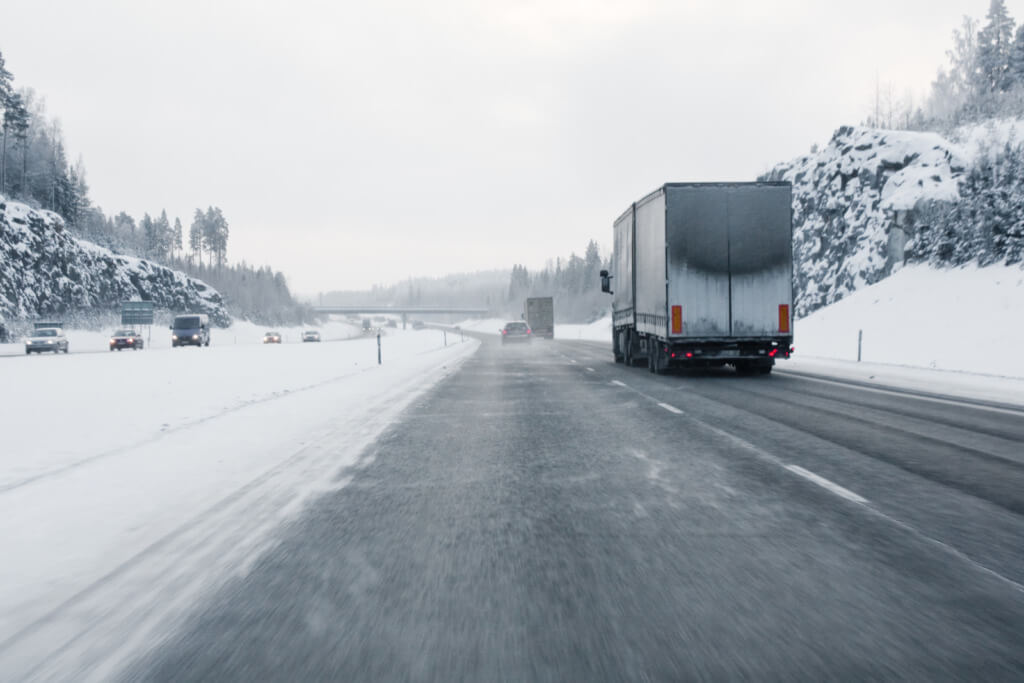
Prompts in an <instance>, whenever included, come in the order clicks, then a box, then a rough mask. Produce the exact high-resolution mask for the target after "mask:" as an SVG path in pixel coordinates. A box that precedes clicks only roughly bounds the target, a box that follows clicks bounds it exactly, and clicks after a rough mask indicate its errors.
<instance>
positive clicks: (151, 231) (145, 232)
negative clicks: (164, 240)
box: [139, 213, 157, 257]
mask: <svg viewBox="0 0 1024 683" xmlns="http://www.w3.org/2000/svg"><path fill="white" fill-rule="evenodd" d="M139 228H140V229H141V230H142V240H143V255H144V256H147V257H150V256H152V255H153V254H154V253H155V252H156V248H157V236H156V224H155V223H154V222H153V219H152V217H150V215H149V214H148V213H144V214H142V220H141V221H139Z"/></svg>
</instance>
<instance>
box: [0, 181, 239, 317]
mask: <svg viewBox="0 0 1024 683" xmlns="http://www.w3.org/2000/svg"><path fill="white" fill-rule="evenodd" d="M132 300H142V301H152V302H154V304H155V306H156V308H157V309H165V310H168V311H171V312H183V311H189V312H203V313H207V314H209V315H210V318H211V319H212V320H213V321H215V322H216V324H218V325H222V326H223V325H228V324H230V322H231V318H230V316H229V315H228V313H227V310H226V309H225V307H224V301H223V299H222V297H221V295H220V294H219V293H218V292H217V291H216V290H214V289H213V288H212V287H210V286H209V285H207V284H206V283H204V282H202V281H200V280H196V279H194V278H190V277H188V276H187V275H185V274H183V273H181V272H178V271H175V270H171V269H170V268H166V267H164V266H161V265H159V264H156V263H153V262H151V261H146V260H144V259H139V258H135V257H132V256H123V255H119V254H115V253H113V252H111V251H110V250H109V249H105V248H103V247H100V246H97V245H95V244H93V243H91V242H87V241H85V240H81V239H77V238H75V237H73V236H72V235H70V234H69V233H68V231H67V230H66V229H65V225H64V221H63V219H62V218H61V217H60V216H58V215H57V214H55V213H53V212H52V211H43V210H38V209H33V208H31V207H29V206H27V205H25V204H22V203H20V202H15V201H8V200H7V199H5V198H4V197H3V196H0V320H2V319H3V318H5V317H6V318H7V319H8V320H15V319H29V318H35V317H38V316H49V315H57V314H73V313H77V312H83V311H89V310H115V309H117V308H118V307H119V306H120V304H121V302H122V301H132Z"/></svg>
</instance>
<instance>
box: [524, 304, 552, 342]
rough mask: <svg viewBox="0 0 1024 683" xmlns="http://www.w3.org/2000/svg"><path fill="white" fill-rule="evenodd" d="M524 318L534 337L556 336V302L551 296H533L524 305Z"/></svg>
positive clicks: (550, 337)
mask: <svg viewBox="0 0 1024 683" xmlns="http://www.w3.org/2000/svg"><path fill="white" fill-rule="evenodd" d="M523 320H525V321H526V326H527V327H529V328H530V331H531V333H532V334H533V336H534V337H544V338H545V339H554V338H555V302H554V299H552V298H551V297H550V296H533V297H530V298H529V299H527V300H526V303H525V304H524V305H523Z"/></svg>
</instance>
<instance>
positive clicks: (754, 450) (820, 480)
mask: <svg viewBox="0 0 1024 683" xmlns="http://www.w3.org/2000/svg"><path fill="white" fill-rule="evenodd" d="M611 384H614V385H615V386H620V387H623V388H625V389H629V390H630V391H632V392H634V393H636V394H638V395H640V396H642V397H644V398H646V399H648V400H649V401H652V402H653V403H656V404H658V405H659V406H661V407H663V408H666V409H667V408H668V404H665V403H662V402H661V401H659V400H658V399H656V398H655V397H653V396H651V395H649V394H645V393H644V392H642V391H640V390H639V389H634V388H633V387H630V386H628V385H626V384H624V383H623V382H620V381H618V380H612V381H611ZM676 410H678V408H676ZM679 412H680V413H682V411H679ZM683 414H685V413H683ZM687 419H689V420H692V421H693V422H694V423H695V424H697V425H699V426H701V427H703V428H704V429H706V430H708V431H710V432H712V433H714V434H718V435H719V436H721V437H723V438H725V439H728V440H729V441H731V442H733V443H734V444H735V445H737V446H739V447H740V448H742V449H743V450H745V451H747V452H748V453H751V454H752V455H754V456H755V457H756V458H758V459H759V460H762V461H764V462H767V463H770V464H772V465H775V466H777V467H781V468H783V469H785V470H787V471H789V472H792V473H793V474H796V475H797V476H799V477H801V478H803V479H806V480H808V481H811V482H813V483H815V484H817V485H818V486H821V487H823V488H825V489H827V490H828V491H831V492H832V493H834V494H835V495H837V496H840V497H841V498H843V499H844V500H848V501H850V502H852V503H855V504H857V506H858V507H859V508H860V509H861V510H863V511H865V512H866V513H867V514H869V515H871V516H873V517H876V518H878V519H881V520H884V521H886V522H887V523H889V524H892V525H893V526H896V527H899V528H900V529H902V530H903V531H905V532H906V533H908V534H910V535H911V536H913V537H915V538H917V539H919V540H921V541H923V542H924V543H927V544H928V545H931V546H933V547H935V548H937V549H939V550H941V551H942V552H945V553H947V554H949V555H952V556H953V557H955V558H957V559H958V560H960V561H961V562H964V563H965V564H967V565H969V566H971V567H973V568H974V569H975V570H977V571H979V572H981V573H983V574H986V575H987V576H990V577H992V578H994V579H996V580H998V581H1000V582H1002V583H1004V584H1006V585H1008V586H1009V587H1010V588H1012V589H1013V590H1015V591H1016V592H1018V593H1024V584H1021V583H1019V582H1017V581H1014V580H1013V579H1011V578H1010V577H1008V576H1005V575H1003V574H1000V573H999V572H997V571H996V570H994V569H992V568H990V567H987V566H985V565H984V564H982V563H981V562H978V561H977V560H975V559H974V558H972V557H971V556H970V555H967V554H966V553H964V552H963V551H961V550H959V549H957V548H955V547H954V546H951V545H950V544H948V543H946V542H944V541H941V540H939V539H937V538H935V537H933V536H929V535H928V534H926V533H925V532H923V531H921V530H920V529H918V528H917V527H915V526H913V525H911V524H908V523H907V522H903V521H901V520H899V519H896V518H895V517H892V516H890V515H887V514H886V513H884V512H882V511H881V510H879V509H878V508H876V507H875V506H874V505H872V504H871V503H870V502H869V501H868V500H867V499H866V498H864V497H862V496H860V495H858V494H856V493H854V492H853V491H850V490H849V489H846V488H843V487H842V486H840V485H838V484H836V483H834V482H832V481H829V480H828V479H825V478H824V477H822V476H819V475H817V474H815V473H814V472H811V471H810V470H806V469H804V468H802V467H800V466H799V465H790V464H786V463H785V462H783V461H782V460H780V459H779V458H778V457H776V456H774V455H772V454H771V453H769V452H767V451H765V450H763V449H761V448H759V447H757V446H755V445H754V444H752V443H750V442H749V441H747V440H746V439H743V438H741V437H739V436H736V435H735V434H732V433H731V432H727V431H725V430H724V429H720V428H718V427H716V426H714V425H712V424H710V423H708V422H705V421H703V420H698V419H697V418H695V417H692V416H689V415H687Z"/></svg>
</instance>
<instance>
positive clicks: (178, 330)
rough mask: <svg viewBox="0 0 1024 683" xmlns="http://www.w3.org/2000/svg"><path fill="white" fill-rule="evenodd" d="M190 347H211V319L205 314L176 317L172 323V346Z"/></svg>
mask: <svg viewBox="0 0 1024 683" xmlns="http://www.w3.org/2000/svg"><path fill="white" fill-rule="evenodd" d="M190 345H191V346H209V345H210V317H209V316H208V315H206V314H205V313H190V314H188V315H179V316H175V318H174V322H173V323H171V346H190Z"/></svg>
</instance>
